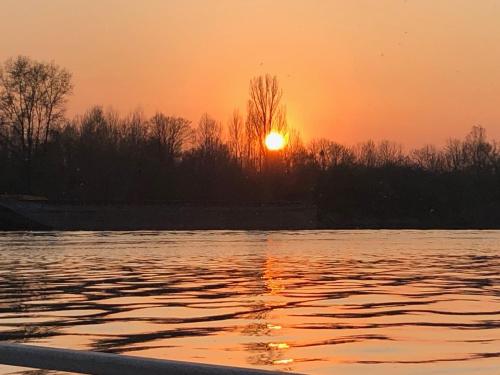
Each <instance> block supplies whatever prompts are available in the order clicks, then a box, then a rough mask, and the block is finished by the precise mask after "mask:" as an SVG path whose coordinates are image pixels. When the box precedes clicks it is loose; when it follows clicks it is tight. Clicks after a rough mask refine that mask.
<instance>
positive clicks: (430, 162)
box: [410, 145, 444, 172]
mask: <svg viewBox="0 0 500 375" xmlns="http://www.w3.org/2000/svg"><path fill="white" fill-rule="evenodd" d="M410 157H411V160H412V161H413V163H415V164H416V165H417V167H419V168H421V169H424V170H428V171H432V172H441V171H442V170H443V169H444V156H443V153H442V152H441V151H439V150H437V149H436V147H435V146H433V145H426V146H424V147H422V148H419V149H416V150H413V151H412V153H411V156H410Z"/></svg>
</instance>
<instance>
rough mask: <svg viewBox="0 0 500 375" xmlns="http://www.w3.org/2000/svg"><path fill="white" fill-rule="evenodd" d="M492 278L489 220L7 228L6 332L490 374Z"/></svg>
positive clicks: (495, 245) (349, 365)
mask: <svg viewBox="0 0 500 375" xmlns="http://www.w3.org/2000/svg"><path fill="white" fill-rule="evenodd" d="M499 275H500V232H499V231H303V232H301V231H298V232H210V231H199V232H136V233H109V232H108V233H104V232H73V233H57V232H54V233H4V234H0V340H9V341H14V342H27V343H33V344H37V345H46V346H52V347H62V348H74V349H91V350H97V351H106V352H113V353H126V354H129V355H138V356H146V357H155V358H166V359H176V360H186V361H194V362H205V363H217V364H226V365H237V366H246V367H256V368H266V369H277V370H284V371H296V372H304V373H311V374H333V373H335V374H366V373H370V374H373V375H375V374H384V375H387V374H401V373H405V374H422V373H426V374H450V373H453V374H499V373H500V276H499ZM19 371H20V370H19V369H16V368H14V367H7V366H4V367H1V366H0V373H2V374H5V373H16V372H19Z"/></svg>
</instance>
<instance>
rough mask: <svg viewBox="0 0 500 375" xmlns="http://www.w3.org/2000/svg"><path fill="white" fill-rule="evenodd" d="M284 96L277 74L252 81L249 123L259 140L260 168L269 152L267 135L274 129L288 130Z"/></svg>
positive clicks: (249, 127)
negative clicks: (265, 142) (265, 144)
mask: <svg viewBox="0 0 500 375" xmlns="http://www.w3.org/2000/svg"><path fill="white" fill-rule="evenodd" d="M282 96H283V91H282V90H281V88H280V87H279V83H278V78H277V77H276V76H274V77H272V76H271V75H269V74H267V75H265V76H259V77H255V78H253V79H252V80H251V81H250V99H249V100H248V114H247V124H248V129H249V131H250V132H251V134H253V136H254V137H255V139H256V140H257V147H258V152H259V168H260V169H262V166H263V162H264V157H265V155H266V152H267V150H266V148H265V146H264V139H265V137H266V135H267V134H269V132H271V131H272V130H274V131H278V132H285V131H286V127H287V121H286V109H285V107H284V105H283V104H282V103H281V98H282Z"/></svg>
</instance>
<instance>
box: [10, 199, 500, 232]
mask: <svg viewBox="0 0 500 375" xmlns="http://www.w3.org/2000/svg"><path fill="white" fill-rule="evenodd" d="M362 229H365V230H498V229H500V225H493V224H491V223H485V225H466V224H450V223H448V224H447V223H441V224H440V225H438V224H437V223H435V222H434V223H420V222H419V221H417V220H414V219H408V218H406V219H405V218H402V219H400V220H380V219H376V218H365V219H363V220H359V219H354V218H352V219H346V218H335V217H332V216H328V215H321V214H320V210H319V209H318V207H316V206H314V205H307V204H296V203H295V204H292V203H281V204H274V205H245V206H242V205H238V206H222V205H211V206H207V205H194V204H179V203H176V204H166V203H161V204H158V203H151V204H105V205H104V204H83V203H80V202H78V203H76V204H75V203H68V202H50V201H44V200H36V199H32V200H29V199H28V200H19V199H5V198H2V199H0V231H145V230H173V231H174V230H175V231H191V230H261V231H272V230H362Z"/></svg>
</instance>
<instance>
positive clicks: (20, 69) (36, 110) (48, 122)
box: [0, 56, 73, 189]
mask: <svg viewBox="0 0 500 375" xmlns="http://www.w3.org/2000/svg"><path fill="white" fill-rule="evenodd" d="M72 87H73V86H72V84H71V74H70V73H69V72H68V71H67V70H65V69H63V68H60V67H59V66H57V65H55V64H54V63H44V62H39V61H35V60H31V59H29V58H28V57H24V56H19V57H17V58H15V59H9V60H7V61H6V62H5V63H4V64H3V67H1V68H0V119H1V120H0V124H1V126H2V127H5V128H6V129H3V130H2V131H0V134H1V135H2V138H3V141H4V142H5V143H7V144H8V145H9V147H10V148H11V150H12V152H13V153H15V154H16V155H17V156H18V157H19V158H20V159H21V160H22V161H23V162H24V163H25V165H26V167H27V177H28V182H27V183H28V189H30V188H31V186H30V185H31V181H30V179H31V165H32V159H33V155H34V153H35V152H36V151H37V150H38V149H39V147H40V146H41V145H44V144H46V143H47V142H48V139H49V136H50V132H51V130H52V129H53V128H54V127H55V126H57V125H58V124H59V123H60V122H61V120H62V119H63V116H64V112H65V104H66V100H67V97H68V95H69V94H70V93H71V91H72Z"/></svg>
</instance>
